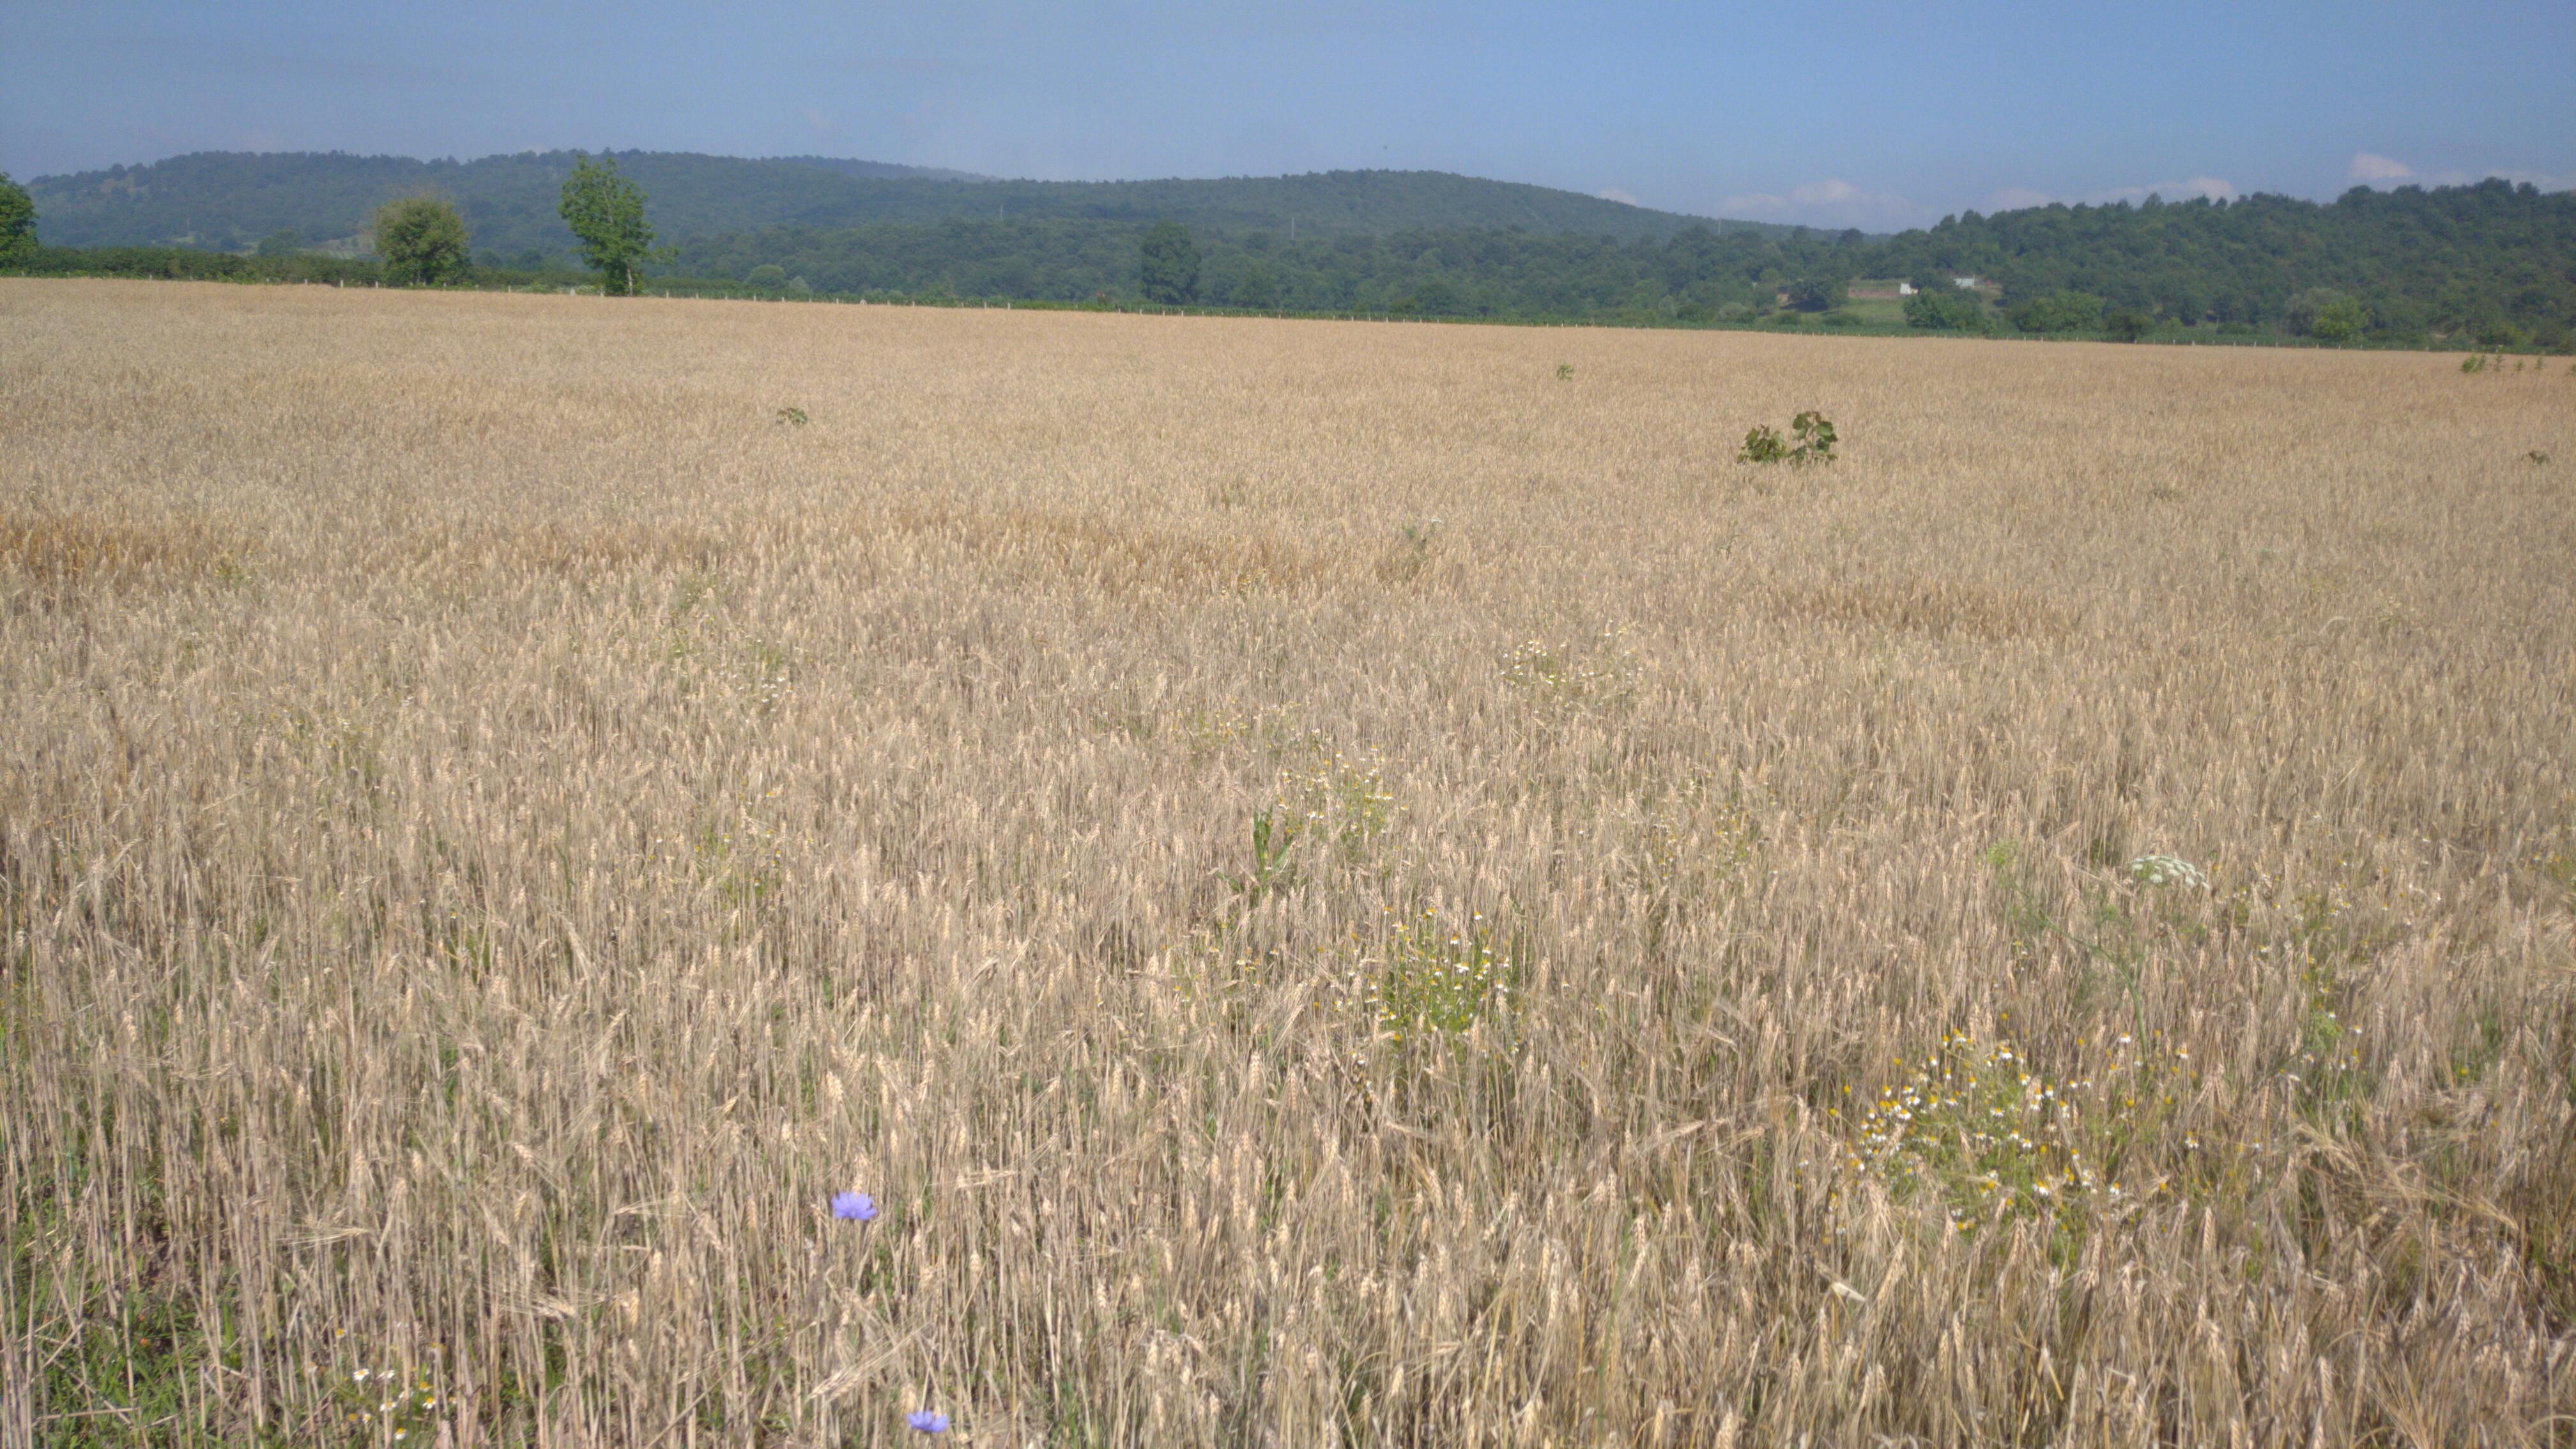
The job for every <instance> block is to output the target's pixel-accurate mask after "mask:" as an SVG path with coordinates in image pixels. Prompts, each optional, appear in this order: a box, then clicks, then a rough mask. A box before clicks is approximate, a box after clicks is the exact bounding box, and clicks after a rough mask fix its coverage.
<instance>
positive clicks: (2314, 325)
mask: <svg viewBox="0 0 2576 1449" xmlns="http://www.w3.org/2000/svg"><path fill="white" fill-rule="evenodd" d="M1140 230H1141V228H1139V227H1137V226H1135V225H1133V224H1129V223H1111V222H1100V221H1083V220H1063V221H1052V220H1035V221H1029V220H1014V221H1009V222H1004V221H1000V220H994V219H985V220H975V221H951V222H948V223H945V224H942V225H940V226H935V227H925V226H906V225H896V224H878V225H870V226H861V227H844V228H831V229H827V228H813V227H795V226H787V227H774V228H769V229H766V230H762V231H755V232H746V233H739V234H735V235H731V236H723V237H716V238H711V239H708V240H704V241H698V242H693V243H689V244H686V245H684V246H682V247H681V248H680V255H679V261H678V266H677V270H678V271H679V272H681V273H683V274H687V275H692V276H699V277H727V278H734V279H748V280H751V281H753V282H755V283H757V282H758V281H759V280H760V278H759V276H758V275H756V274H757V273H758V272H760V271H762V270H764V269H767V270H769V271H773V272H774V273H775V276H774V277H773V278H772V281H773V283H775V282H801V283H802V284H803V285H804V286H806V287H810V288H813V289H816V290H821V291H828V292H878V293H887V294H895V295H910V296H922V295H930V296H938V295H942V294H946V295H953V296H957V297H966V298H972V297H1030V298H1045V299H1057V300H1079V299H1083V298H1088V297H1092V296H1095V295H1098V294H1103V293H1105V294H1107V295H1108V296H1110V297H1113V298H1127V297H1132V296H1133V295H1134V294H1135V292H1136V289H1137V245H1138V234H1139V231H1140ZM1195 245H1196V248H1197V250H1198V251H1199V253H1200V254H1201V261H1200V266H1199V273H1200V275H1199V279H1198V284H1197V287H1196V290H1195V293H1194V295H1193V296H1192V297H1191V298H1190V300H1192V301H1194V302H1197V303H1200V304H1214V305H1217V306H1234V307H1261V308H1269V307H1277V308H1284V309H1288V310H1293V311H1387V312H1398V313H1417V314H1422V315H1438V316H1469V317H1475V316H1483V317H1523V318H1533V317H1534V318H1579V319H1593V320H1621V321H1658V320H1667V321H1680V322H1748V321H1754V320H1757V319H1764V318H1768V319H1771V320H1775V321H1780V322H1784V323H1786V322H1792V321H1796V320H1798V319H1800V318H1802V317H1803V318H1805V319H1806V320H1809V321H1819V320H1820V321H1822V322H1823V323H1824V324H1826V325H1846V324H1848V325H1867V324H1868V323H1869V322H1871V321H1873V320H1876V321H1879V322H1882V323H1894V322H1896V321H1897V319H1898V316H1899V313H1900V305H1899V303H1898V302H1897V301H1896V300H1894V299H1893V298H1892V297H1890V298H1889V299H1887V300H1882V301H1863V302H1860V303H1857V304H1847V303H1846V293H1847V292H1848V291H1849V290H1850V288H1851V284H1852V283H1854V282H1856V281H1862V280H1866V279H1875V280H1876V281H1877V282H1878V283H1879V288H1878V289H1879V290H1880V291H1882V292H1886V293H1893V292H1894V291H1895V288H1896V284H1897V282H1899V281H1901V280H1902V281H1911V282H1913V283H1915V284H1918V285H1919V286H1920V287H1921V288H1922V289H1923V291H1925V292H1926V293H1929V294H1930V295H1927V296H1920V297H1916V298H1913V299H1909V300H1907V301H1906V302H1905V303H1903V304H1902V308H1901V312H1902V317H1903V320H1904V321H1905V322H1908V323H1911V324H1912V325H1913V326H1916V327H1932V328H1944V329H1953V330H1977V331H2025V332H2075V333H2094V332H2102V331H2126V332H2127V333H2128V334H2129V335H2139V334H2143V333H2145V332H2150V331H2169V330H2173V329H2178V328H2192V327H2206V328H2211V329H2224V330H2228V331H2231V332H2237V333H2245V332H2254V331H2271V332H2285V333H2290V334H2294V335H2315V336H2320V337H2338V336H2340V338H2341V339H2343V340H2354V341H2358V340H2363V339H2364V338H2365V337H2366V338H2370V339H2374V340H2378V341H2383V342H2394V341H2400V340H2407V339H2416V338H2427V337H2433V336H2443V337H2459V336H2470V337H2474V338H2476V339H2477V340H2480V341H2484V342H2489V343H2493V344H2497V345H2518V344H2520V343H2525V342H2537V343H2539V344H2541V345H2543V346H2549V347H2558V346H2563V345H2565V344H2566V341H2567V339H2568V337H2569V335H2570V329H2571V327H2576V196H2570V195H2567V194H2564V193H2558V194H2543V193H2541V192H2538V191H2536V190H2534V189H2532V188H2530V187H2528V186H2524V187H2513V186H2509V185H2507V184H2506V183H2504V182H2501V181H2490V182H2485V183H2481V184H2479V185H2476V186H2463V187H2450V188H2444V189H2440V190H2434V191H2422V190H2416V189H2411V188H2410V189H2406V190H2400V191H2395V192H2385V193H2382V192H2372V191H2366V190H2359V189H2356V190H2355V191H2353V192H2351V193H2349V194H2347V195H2346V196H2344V197H2343V198H2341V199H2340V200H2337V201H2335V202H2333V203H2331V204H2326V205H2320V204H2318V203H2315V202H2311V201H2301V200H2297V199H2295V198H2290V197H2281V196H2255V197H2250V198H2247V199H2246V200H2244V201H2240V202H2235V203H2232V204H2227V205H2220V204H2218V203H2215V202H2207V201H2193V202H2186V203H2176V204H2171V205H2167V204H2163V203H2159V202H2152V201H2151V202H2150V203H2148V204H2146V205H2142V206H2126V205H2115V206H2101V207H2083V206H2078V207H2067V206H2050V207H2042V208H2036V209H2033V210H2028V211H2018V212H2007V213H2004V214H2001V215H1997V216H1985V217H1981V216H1978V215H1976V214H1975V213H1973V212H1971V213H1969V214H1967V215H1965V216H1960V217H1953V218H1949V219H1946V220H1944V221H1943V222H1942V223H1941V224H1940V225H1939V226H1936V227H1932V228H1930V229H1928V230H1918V231H1909V232H1905V233H1902V234H1900V235H1898V236H1894V237H1885V238H1869V237H1863V236H1860V235H1859V234H1857V233H1853V232H1840V233H1837V232H1824V231H1805V230H1793V231H1788V232H1785V233H1784V232H1773V233H1769V234H1756V233H1747V232H1726V233H1719V232H1714V231H1708V230H1702V229H1697V228H1694V229H1691V230H1687V231H1683V232H1680V233H1677V234H1675V235H1673V236H1671V237H1667V238H1663V239H1660V240H1656V239H1639V240H1635V241H1625V242H1623V241H1619V240H1616V239H1612V238H1607V237H1598V236H1580V235H1542V234H1538V233H1535V232H1528V231H1497V230H1491V229H1483V230H1476V229H1460V228H1453V229H1424V230H1420V231H1404V232H1395V233H1391V234H1387V235H1380V236H1357V235H1349V236H1338V237H1324V238H1302V239H1297V240H1292V239H1290V238H1289V237H1288V236H1287V235H1286V234H1284V233H1282V232H1277V231H1269V230H1256V231H1248V232H1226V231H1206V232H1201V233H1200V234H1198V235H1197V237H1196V239H1195ZM1962 278H1968V279H1973V280H1974V281H1975V282H1976V284H1977V285H1976V286H1975V287H1974V288H1959V287H1957V286H1955V283H1956V281H1957V280H1958V279H1962ZM1784 301H1785V302H1786V303H1787V304H1788V305H1787V306H1786V307H1785V308H1783V307H1782V306H1781V303H1783V302H1784Z"/></svg>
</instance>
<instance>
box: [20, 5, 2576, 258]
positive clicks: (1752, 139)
mask: <svg viewBox="0 0 2576 1449" xmlns="http://www.w3.org/2000/svg"><path fill="white" fill-rule="evenodd" d="M555 147H584V148H591V149H597V148H602V147H610V148H615V149H619V150H625V149H630V148H642V149H648V150H670V151H707V152H715V153H719V154H728V155H749V156H758V155H783V154H797V153H819V154H824V155H833V156H854V157H862V158H866V159H869V160H878V161H903V162H910V163H913V164H916V165H929V166H953V167H958V168H961V169H964V170H969V171H981V172H987V173H991V174H995V175H1003V176H1029V177H1043V178H1052V179H1085V178H1122V177H1153V176H1224V175H1272V174H1279V173H1283V172H1300V171H1322V170H1333V169H1339V168H1357V167H1404V168H1426V169H1433V170H1441V171H1457V172H1465V173H1468V174H1471V175H1477V176H1491V177H1499V178H1503V179H1507V180H1515V181H1533V182H1538V183H1541V184H1543V185H1549V186H1561V187H1566V188H1569V189H1572V190H1577V191H1585V192H1593V193H1600V194H1607V195H1614V196H1618V197H1620V198H1622V199H1634V200H1636V201H1638V202H1640V203H1643V204H1645V205H1648V206H1656V207H1664V208H1668V209H1671V210H1676V211H1689V212H1699V213H1704V214H1713V215H1725V216H1742V217H1754V218H1764V219H1782V220H1794V221H1804V222H1810V223H1814V224H1818V225H1830V226H1844V225H1857V226H1862V227H1867V228H1869V229H1872V230H1882V229H1892V228H1896V227H1901V226H1910V225H1917V224H1922V223H1927V222H1930V221H1934V220H1937V219H1938V218H1939V217H1940V216H1941V215H1942V214H1943V213H1944V212H1950V211H1958V210H1963V209H1966V208H1970V207H1974V208H1977V209H1979V210H1989V211H1991V210H1996V209H2000V208H2004V207H2010V206H2021V205H2030V204H2033V203H2035V202H2037V201H2040V200H2043V199H2048V198H2058V199H2064V200H2070V201H2073V200H2104V199H2110V198H2113V197H2120V196H2130V197H2135V196H2142V195H2144V194H2145V193H2146V192H2148V191H2150V190H2155V191H2161V192H2163V193H2164V194H2165V195H2166V196H2167V197H2178V196H2183V195H2190V194H2198V193H2208V194H2218V195H2226V194H2239V193H2245V192H2253V191H2279V192H2288V193H2292V194H2295V195H2304V196H2317V197H2327V196H2333V195H2335V194H2336V193H2338V192H2340V191H2342V190H2343V189H2344V188H2345V187H2347V186H2349V185H2351V184H2353V183H2354V182H2356V181H2367V182H2371V183H2374V184H2381V185H2386V184H2396V183H2402V182H2404V181H2406V180H2410V179H2411V180H2418V181H2423V182H2428V183H2430V182H2439V181H2454V180H2466V179H2473V178H2475V177H2478V176H2483V175H2487V174H2491V173H2492V174H2500V175H2505V176H2509V177H2514V178H2516V179H2527V180H2532V181H2536V182H2539V183H2540V184H2541V185H2542V186H2544V187H2547V188H2549V189H2553V190H2554V189H2565V188H2568V187H2570V186H2576V3H2571V0H2547V3H2516V0H2489V3H2482V4H2477V5H2464V4H2456V3H2454V4H2442V5H2433V4H2401V3H2373V0H2343V3H2319V4H2261V3H2251V0H2236V3H2228V4H2206V5H2204V4H2166V5H2120V6H2112V5H2094V4H2086V3H2083V0H2059V3H2053V4H2029V5H2023V4H1992V3H1989V4H1964V3H1963V4H1947V5H1943V4H1933V3H1926V0H1914V3H1903V0H1889V3H1880V4H1859V3H1854V4H1842V5H1835V4H1798V3H1787V0H1772V3H1768V4H1761V5H1736V4H1705V3H1704V4H1610V3H1557V4H1552V5H1544V6H1538V5H1519V4H1510V3H1486V4H1476V5H1452V4H1424V5H1405V4H1400V3H1379V4H1337V3H1336V4H1297V3H1294V0H1272V3H1268V4H1251V3H1246V4H1237V3H1231V0H1195V3H1192V0H1180V3H1136V4H1060V5H1034V4H1005V3H975V0H929V3H915V4H909V5H901V6H882V5H868V4H823V3H809V4H771V5H759V4H740V5H691V6H679V5H654V4H649V3H634V0H628V3H622V4H609V3H566V4H541V3H531V0H521V3H515V4H487V3H480V0H444V3H438V4H417V5H390V4H367V3H356V0H336V3H321V0H224V3H213V0H184V3H183V0H160V3H116V0H84V3H79V4H65V3H56V0H0V170H6V171H9V172H11V173H14V174H15V175H17V176H19V177H21V178H25V177H29V176H35V175H43V174H48V173H54V172H62V171H73V170H82V169H87V168H91V167H99V166H106V165H110V164H112V163H115V162H120V161H123V162H140V161H149V160H154V159H157V158H160V157H163V156H170V155H176V154H178V153H181V152H186V151H199V150H258V151H275V150H312V151H327V150H340V151H354V152H366V153H376V152H389V153H393V154H397V155H410V156H455V157H458V158H460V159H462V158H468V157H473V156H480V155H485V154H489V153H491V152H495V151H521V150H528V149H549V148H555Z"/></svg>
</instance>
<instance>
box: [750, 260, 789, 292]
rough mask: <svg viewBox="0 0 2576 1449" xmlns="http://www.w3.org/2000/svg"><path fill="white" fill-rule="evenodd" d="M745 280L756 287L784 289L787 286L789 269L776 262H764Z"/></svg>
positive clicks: (753, 269) (752, 270)
mask: <svg viewBox="0 0 2576 1449" xmlns="http://www.w3.org/2000/svg"><path fill="white" fill-rule="evenodd" d="M743 280H744V281H746V282H748V283H750V284H751V285H753V286H755V287H784V286H786V285H787V269H786V268H785V267H782V266H780V265H779V264H778V263H776V262H763V263H761V264H760V265H759V266H756V267H754V268H752V269H751V271H750V272H749V273H748V274H747V275H745V276H744V277H743Z"/></svg>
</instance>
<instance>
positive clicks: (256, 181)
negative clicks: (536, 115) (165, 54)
mask: <svg viewBox="0 0 2576 1449" xmlns="http://www.w3.org/2000/svg"><path fill="white" fill-rule="evenodd" d="M614 154H615V155H616V157H617V162H618V166H619V169H620V170H622V171H623V172H624V173H625V174H627V175H629V176H631V177H633V178H634V179H635V180H636V182H637V183H638V184H640V185H641V186H642V187H643V188H644V190H645V193H646V195H647V197H648V198H649V205H648V211H647V214H648V215H649V216H650V218H651V219H652V222H653V224H654V226H655V228H656V229H657V230H658V231H659V232H660V233H661V237H662V239H663V240H665V241H671V242H680V243H687V242H693V241H698V240H702V239H705V238H709V237H713V236H718V235H723V234H727V233H738V232H744V231H752V230H758V229H762V228H767V227H777V226H798V227H851V226H862V225H868V224H872V223H880V222H939V221H946V220H949V219H952V218H969V219H977V220H982V219H988V218H989V219H994V220H1013V221H1024V220H1050V219H1061V220H1081V221H1133V222H1150V221H1158V220H1163V219H1167V218H1168V219H1170V220H1174V221H1178V222H1181V223H1183V224H1184V225H1188V226H1191V227H1195V228H1205V229H1209V230H1212V231H1220V232H1226V231H1234V232H1248V231H1256V230H1260V231H1277V232H1279V233H1281V234H1283V235H1286V234H1290V233H1292V232H1293V233H1294V234H1295V235H1296V236H1298V237H1300V238H1306V237H1314V238H1322V237H1332V236H1354V235H1358V236H1383V235H1388V234H1391V233H1395V232H1402V231H1419V230H1435V229H1455V228H1485V229H1494V230H1506V229H1513V228H1517V229H1519V230H1522V231H1527V232H1533V233H1539V234H1543V235H1566V236H1592V237H1602V238H1608V239H1611V240H1617V241H1659V240H1662V239H1665V238H1668V237H1671V236H1673V235H1676V234H1678V233H1679V232H1681V231H1683V230H1685V229H1687V228H1690V227H1694V226H1705V227H1709V228H1711V229H1712V230H1720V231H1734V230H1742V231H1751V232H1756V233H1760V234H1766V235H1767V234H1773V233H1778V232H1782V231H1786V230H1787V228H1779V227H1772V226H1767V225H1762V224H1758V223H1753V222H1721V221H1711V220H1709V219H1707V218H1703V217H1691V216H1682V215H1679V214H1676V213H1673V212H1665V211H1653V210H1649V209H1647V208H1644V207H1637V206H1628V205H1625V204H1622V203H1619V202H1615V201H1604V200H1601V199H1599V198H1596V197H1590V196H1583V195H1579V194H1577V193H1574V192H1570V191H1557V190H1553V189H1551V188H1548V187H1544V186H1530V185H1525V184H1522V183H1518V182H1509V181H1486V180H1480V179H1478V178H1475V177H1471V176H1454V175H1450V174H1448V173H1446V172H1437V171H1330V172H1321V173H1315V174H1310V175H1305V176H1272V177H1228V178H1224V179H1221V180H1207V181H1182V180H1174V181H1007V180H991V179H980V178H974V177H971V176H969V175H968V174H967V173H963V172H951V171H936V170H931V169H927V168H919V167H906V166H895V165H891V164H888V163H884V162H873V161H846V160H838V159H833V158H828V157H814V156H795V157H780V158H776V159H771V160H744V159H741V158H738V157H731V156H701V155H695V154H690V153H686V152H654V151H628V152H617V153H614ZM573 159H574V155H573V153H572V152H569V151H543V152H533V151H532V152H523V153H521V154H518V155H514V156H486V157H484V158H482V159H481V160H477V161H463V162H460V161H455V160H443V161H417V160H412V159H410V158H408V157H400V156H350V155H344V154H342V153H339V152H331V153H327V154H319V153H310V152H300V153H279V154H250V153H242V152H225V151H204V152H198V153H196V154H194V155H188V156H176V157H172V158H171V159H169V160H166V161H158V162H154V163H153V164H151V165H148V166H119V167H114V168H111V169H109V170H106V171H85V172H81V173H79V174H77V175H70V176H40V177H38V178H36V179H35V180H34V181H33V182H30V183H29V184H28V188H27V189H28V191H29V192H30V193H31V194H32V195H33V197H34V198H35V202H36V209H37V212H38V214H39V217H40V221H39V228H40V231H41V234H42V236H43V237H44V240H45V241H46V242H47V243H48V244H50V245H54V246H146V245H182V246H197V247H206V248H212V249H217V250H244V249H247V248H250V247H252V246H255V245H257V244H258V243H259V241H260V240H261V239H262V238H265V237H269V236H273V235H276V234H278V233H292V234H293V235H294V236H295V237H296V238H297V239H298V240H299V241H300V242H301V243H303V244H304V245H307V246H325V245H329V244H332V243H335V242H342V241H346V240H348V239H351V238H355V237H357V236H359V235H360V234H361V233H362V232H363V231H364V230H365V228H366V225H367V220H368V218H369V217H370V216H371V215H373V213H374V211H375V209H376V207H378V206H379V205H381V204H383V203H384V202H385V201H387V200H389V199H391V198H393V197H397V196H409V195H414V194H419V193H430V194H435V195H440V196H444V197H447V198H448V199H450V200H452V201H454V202H455V203H456V206H457V210H458V211H459V212H460V213H461V214H462V215H463V216H464V218H465V224H466V227H467V229H468V230H469V231H470V232H471V233H472V234H473V237H474V247H475V250H476V251H477V252H478V253H486V254H498V255H501V256H505V257H513V258H517V257H522V256H526V255H529V254H540V255H546V256H554V255H560V254H562V253H564V252H566V251H568V250H569V249H570V247H571V244H572V237H571V234H570V233H569V232H567V231H566V230H565V229H564V225H563V222H562V220H561V219H560V218H559V217H558V216H557V215H556V213H555V203H556V199H557V195H558V191H559V188H560V187H561V186H562V183H563V178H564V176H565V175H566V174H568V173H569V172H570V171H571V170H572V165H573Z"/></svg>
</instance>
